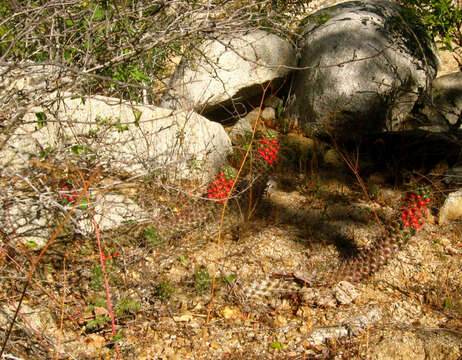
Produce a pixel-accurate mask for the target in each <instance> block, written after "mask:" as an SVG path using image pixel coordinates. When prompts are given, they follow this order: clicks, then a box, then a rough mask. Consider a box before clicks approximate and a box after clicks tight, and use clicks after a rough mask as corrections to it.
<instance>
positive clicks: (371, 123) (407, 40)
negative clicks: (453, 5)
mask: <svg viewBox="0 0 462 360" xmlns="http://www.w3.org/2000/svg"><path fill="white" fill-rule="evenodd" d="M302 39H303V40H302V42H301V44H300V45H301V59H300V63H299V67H301V68H302V70H300V71H298V72H296V73H294V86H293V94H292V97H291V99H290V101H289V104H288V108H287V111H286V115H287V116H288V117H290V118H292V119H293V120H296V121H297V122H298V124H299V125H300V126H301V127H302V128H303V129H304V130H305V132H307V133H308V134H310V135H320V134H326V133H327V132H329V133H331V134H332V135H335V136H340V137H348V138H351V137H355V136H361V134H364V133H370V132H380V131H383V130H400V129H401V128H402V127H403V122H404V120H405V119H406V117H407V115H408V114H409V112H410V111H411V109H412V108H413V106H414V103H415V101H416V100H417V98H418V94H419V92H420V91H421V90H422V89H425V88H426V82H427V79H428V78H434V76H435V74H436V70H437V65H438V58H437V55H436V53H435V52H434V47H433V42H432V41H431V40H430V39H428V38H427V37H426V35H425V31H424V28H423V26H422V25H421V23H420V22H419V21H418V20H417V18H415V17H413V16H412V15H411V13H410V12H408V11H405V10H404V9H403V8H402V7H400V6H399V5H398V4H396V3H393V2H388V1H370V2H369V1H352V2H345V3H342V4H339V5H336V6H333V7H330V8H325V9H322V10H320V11H318V12H316V13H314V14H313V15H311V16H309V17H308V18H306V20H305V25H304V26H303V28H302Z"/></svg>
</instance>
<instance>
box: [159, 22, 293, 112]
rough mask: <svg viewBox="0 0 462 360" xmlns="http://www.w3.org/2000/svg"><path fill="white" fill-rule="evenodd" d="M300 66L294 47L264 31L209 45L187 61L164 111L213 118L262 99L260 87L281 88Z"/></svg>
mask: <svg viewBox="0 0 462 360" xmlns="http://www.w3.org/2000/svg"><path fill="white" fill-rule="evenodd" d="M296 64H297V58H296V53H295V49H294V47H293V46H292V45H291V44H290V43H289V42H288V41H286V40H284V39H281V38H280V37H278V36H276V35H274V34H270V33H267V32H265V31H262V30H258V31H253V32H249V33H247V34H244V35H237V36H233V37H229V38H221V39H217V40H213V41H212V40H208V41H205V42H204V43H202V44H201V45H200V46H199V47H198V48H197V49H194V50H192V51H191V53H190V54H189V55H188V57H185V58H183V60H182V61H181V63H180V65H179V66H178V68H177V69H176V70H175V73H174V75H173V77H172V79H171V81H170V84H169V90H168V91H167V93H166V94H164V96H163V100H162V103H161V106H162V107H168V108H171V109H194V110H195V111H197V112H200V113H201V114H203V115H206V116H207V117H209V118H213V115H210V116H209V114H213V112H214V111H216V110H218V109H220V108H222V107H228V106H230V105H232V104H233V103H234V104H237V106H239V102H241V101H243V100H246V99H249V98H251V97H254V96H257V95H260V94H261V93H262V85H264V84H267V83H268V82H270V81H271V82H273V83H274V85H276V86H277V83H280V82H281V81H282V80H283V79H284V78H285V77H286V75H287V74H288V73H289V71H290V68H291V67H294V66H296ZM237 110H238V111H239V109H237ZM243 112H246V111H245V109H243Z"/></svg>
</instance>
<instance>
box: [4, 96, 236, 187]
mask: <svg viewBox="0 0 462 360" xmlns="http://www.w3.org/2000/svg"><path fill="white" fill-rule="evenodd" d="M51 110H52V111H55V113H56V114H57V117H56V118H55V117H53V116H52V115H51V114H50V112H46V111H44V110H43V109H40V108H35V109H34V111H33V112H32V113H29V114H27V115H26V116H25V119H24V123H25V124H24V125H22V126H20V127H19V128H18V129H17V130H16V132H15V133H14V134H13V135H12V136H11V138H10V139H9V140H8V142H7V146H6V147H5V148H4V149H3V150H2V151H1V153H0V165H1V167H2V168H3V171H4V172H6V173H10V174H11V173H13V172H14V171H18V172H21V171H25V170H27V169H28V167H29V161H30V160H31V159H34V158H35V159H39V158H40V154H41V153H42V154H43V153H44V150H46V149H48V150H49V151H51V152H52V153H58V152H61V153H62V155H61V156H62V157H63V159H65V160H69V159H70V157H71V156H72V155H73V154H74V158H76V161H77V162H78V160H79V158H80V159H86V160H88V159H90V160H91V159H92V158H94V166H100V167H103V168H104V169H109V170H113V171H119V172H123V173H128V174H130V175H133V176H134V175H147V174H153V173H158V174H161V175H167V174H172V173H174V174H175V176H177V177H178V178H180V179H182V178H189V179H193V178H194V179H198V180H202V181H204V182H208V181H209V180H210V179H211V178H212V177H213V176H214V175H215V173H216V172H217V171H218V169H219V167H220V166H221V165H222V164H223V163H224V161H225V159H226V155H227V153H228V152H229V151H230V150H231V141H230V139H229V138H228V136H227V134H226V132H225V130H224V129H223V127H222V126H221V125H220V124H218V123H214V122H211V121H209V120H207V119H206V118H204V117H202V116H200V115H198V114H196V113H194V112H185V111H182V112H174V111H172V110H168V109H162V108H158V107H154V106H146V105H131V104H128V103H121V102H120V100H119V99H115V98H108V97H103V96H95V97H85V98H80V97H77V98H76V97H71V96H67V97H66V98H64V99H62V101H59V102H57V103H56V104H55V105H54V107H53V108H52V109H51ZM41 111H43V112H44V113H46V114H47V122H46V124H45V126H43V127H41V128H39V126H38V121H37V117H36V114H35V113H39V112H41Z"/></svg>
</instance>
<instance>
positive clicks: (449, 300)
mask: <svg viewBox="0 0 462 360" xmlns="http://www.w3.org/2000/svg"><path fill="white" fill-rule="evenodd" d="M444 307H445V308H446V309H450V308H452V302H451V299H448V298H446V299H445V300H444Z"/></svg>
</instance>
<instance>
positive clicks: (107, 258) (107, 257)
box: [103, 251, 118, 262]
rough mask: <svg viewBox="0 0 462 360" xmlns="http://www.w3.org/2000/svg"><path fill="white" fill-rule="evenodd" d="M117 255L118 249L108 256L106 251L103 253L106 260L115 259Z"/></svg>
mask: <svg viewBox="0 0 462 360" xmlns="http://www.w3.org/2000/svg"><path fill="white" fill-rule="evenodd" d="M117 255H118V253H117V251H114V252H113V253H112V254H109V255H107V256H106V254H105V253H103V261H104V262H106V260H109V259H115V258H116V257H117Z"/></svg>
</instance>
